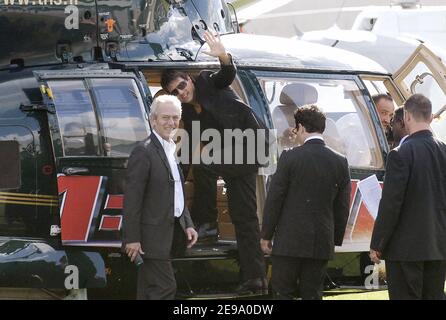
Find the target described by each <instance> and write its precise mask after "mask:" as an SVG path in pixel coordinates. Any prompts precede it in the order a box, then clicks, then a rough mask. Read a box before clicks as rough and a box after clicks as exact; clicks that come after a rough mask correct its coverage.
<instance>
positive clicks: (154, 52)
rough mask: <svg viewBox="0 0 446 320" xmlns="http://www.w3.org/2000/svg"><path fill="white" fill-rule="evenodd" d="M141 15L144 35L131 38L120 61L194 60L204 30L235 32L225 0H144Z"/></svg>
mask: <svg viewBox="0 0 446 320" xmlns="http://www.w3.org/2000/svg"><path fill="white" fill-rule="evenodd" d="M143 5H144V7H143V8H141V14H140V16H139V18H138V26H139V28H141V29H142V30H143V32H142V34H141V37H139V38H138V39H136V40H133V41H129V42H127V43H126V45H125V49H126V50H125V51H124V52H121V55H120V56H119V57H117V60H120V61H157V60H158V61H159V60H167V61H171V60H173V61H181V60H189V61H191V60H194V59H195V57H196V54H197V52H198V50H199V49H200V47H201V44H202V43H203V42H204V40H203V34H204V32H205V31H206V30H212V31H213V32H218V33H219V34H220V35H221V34H227V33H234V32H235V31H234V27H233V24H232V22H231V14H230V12H229V10H228V7H227V5H226V4H225V3H224V1H211V2H209V3H208V2H207V1H206V2H205V1H197V0H195V1H194V0H152V1H150V0H149V1H145V2H144V4H143Z"/></svg>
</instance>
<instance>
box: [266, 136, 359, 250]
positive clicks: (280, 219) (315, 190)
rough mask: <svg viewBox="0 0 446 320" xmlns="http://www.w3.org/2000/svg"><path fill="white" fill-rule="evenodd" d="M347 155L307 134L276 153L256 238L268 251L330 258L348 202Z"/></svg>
mask: <svg viewBox="0 0 446 320" xmlns="http://www.w3.org/2000/svg"><path fill="white" fill-rule="evenodd" d="M350 190H351V185H350V173H349V169H348V163H347V159H346V158H345V157H344V156H342V155H340V154H338V153H337V152H335V151H333V150H332V149H330V148H329V147H327V146H326V145H325V143H324V142H323V141H322V140H319V139H317V140H316V139H313V140H309V141H307V142H306V143H305V144H304V145H302V146H300V147H297V148H294V149H292V150H290V151H284V152H283V153H282V155H281V157H280V159H279V163H278V166H277V171H276V173H275V174H274V176H273V178H272V181H271V185H270V187H269V190H268V195H267V199H266V203H265V208H264V216H263V224H262V238H263V239H266V240H271V239H272V238H273V236H274V240H273V241H274V243H273V252H272V254H273V255H281V256H290V257H299V258H313V259H331V258H333V254H334V246H335V245H341V244H342V241H343V238H344V232H345V228H346V224H347V219H348V214H349V203H350Z"/></svg>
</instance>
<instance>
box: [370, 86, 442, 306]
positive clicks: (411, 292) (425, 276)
mask: <svg viewBox="0 0 446 320" xmlns="http://www.w3.org/2000/svg"><path fill="white" fill-rule="evenodd" d="M431 122H432V104H431V102H430V101H429V99H427V98H426V97H425V96H423V95H421V94H414V95H413V96H411V97H410V98H409V99H408V100H407V101H406V102H405V103H404V124H405V127H406V128H407V130H408V133H409V136H408V137H407V138H406V140H405V141H404V143H403V144H401V145H400V146H399V147H397V148H395V149H393V150H392V151H390V153H389V155H388V158H387V164H386V175H385V180H384V187H383V192H382V198H381V201H380V204H379V209H378V216H377V218H376V221H375V226H374V228H373V234H372V240H371V244H370V258H371V259H372V261H373V262H374V263H380V259H384V260H386V274H387V283H388V288H389V298H390V299H391V300H400V299H402V300H409V299H438V300H442V299H444V282H445V276H446V172H445V168H444V165H445V163H446V145H445V144H444V143H443V142H441V141H439V140H437V139H436V138H435V137H434V136H433V134H432V132H431V130H430V123H431Z"/></svg>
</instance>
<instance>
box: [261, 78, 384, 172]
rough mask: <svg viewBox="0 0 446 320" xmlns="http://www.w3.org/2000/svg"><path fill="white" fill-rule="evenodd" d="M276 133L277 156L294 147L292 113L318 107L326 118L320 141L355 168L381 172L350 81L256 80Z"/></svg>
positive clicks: (367, 119)
mask: <svg viewBox="0 0 446 320" xmlns="http://www.w3.org/2000/svg"><path fill="white" fill-rule="evenodd" d="M259 80H260V82H261V84H262V87H263V88H264V91H265V95H266V98H267V100H268V102H269V108H270V112H271V118H272V121H273V124H274V128H275V129H276V130H277V139H278V146H279V153H280V152H281V151H282V150H285V149H289V148H293V147H295V146H297V141H296V137H295V135H294V134H293V132H292V129H293V128H294V126H295V123H294V111H295V110H296V108H297V107H300V106H303V105H306V104H316V105H318V106H319V107H320V108H321V109H322V110H323V111H324V112H325V114H326V116H327V120H326V129H325V132H324V140H325V141H326V143H327V145H328V146H330V147H331V148H333V149H334V150H336V151H338V152H339V153H342V154H344V155H345V156H346V157H347V159H348V161H349V164H350V165H351V166H352V167H357V168H382V166H383V160H382V155H381V153H380V148H379V144H378V141H377V139H376V137H375V136H374V135H373V132H374V130H372V128H373V125H372V121H371V119H370V115H369V113H368V109H367V108H366V103H365V100H364V97H363V95H362V93H361V91H360V89H359V88H358V86H357V84H356V83H355V82H354V81H353V80H338V79H297V78H288V79H283V78H281V79H279V78H260V79H259Z"/></svg>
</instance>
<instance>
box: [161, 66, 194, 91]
mask: <svg viewBox="0 0 446 320" xmlns="http://www.w3.org/2000/svg"><path fill="white" fill-rule="evenodd" d="M188 76H189V75H188V74H187V73H186V72H183V71H178V70H174V69H167V70H164V71H163V73H162V75H161V87H162V88H163V89H164V90H165V91H167V92H169V90H168V89H167V86H168V85H169V83H171V82H172V81H174V80H175V79H177V78H183V79H184V80H187V77H188Z"/></svg>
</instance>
